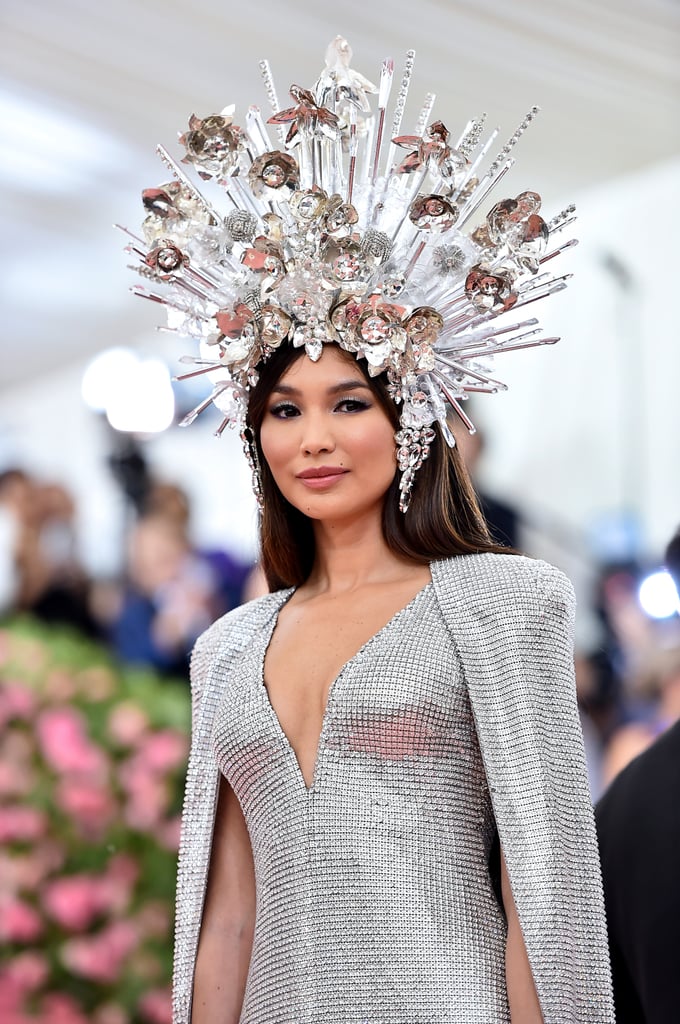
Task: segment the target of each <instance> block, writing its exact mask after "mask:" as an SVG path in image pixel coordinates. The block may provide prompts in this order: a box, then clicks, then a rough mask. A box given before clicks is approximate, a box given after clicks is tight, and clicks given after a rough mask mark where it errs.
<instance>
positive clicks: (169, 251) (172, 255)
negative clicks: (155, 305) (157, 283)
mask: <svg viewBox="0 0 680 1024" xmlns="http://www.w3.org/2000/svg"><path fill="white" fill-rule="evenodd" d="M144 262H145V264H146V265H147V267H150V268H151V269H152V270H153V271H154V272H155V274H156V277H159V278H160V279H161V281H169V280H170V279H171V278H172V277H173V275H174V274H175V273H176V272H177V271H178V270H181V269H182V267H183V266H185V265H186V264H187V263H188V262H189V257H188V256H187V255H186V253H184V252H182V250H181V249H180V248H179V247H178V246H177V245H175V243H174V242H172V241H170V240H169V239H167V238H164V239H162V240H161V241H160V242H159V243H158V245H156V246H155V247H154V248H153V249H150V250H149V252H148V253H147V254H146V257H145V259H144Z"/></svg>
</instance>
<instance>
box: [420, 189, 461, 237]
mask: <svg viewBox="0 0 680 1024" xmlns="http://www.w3.org/2000/svg"><path fill="white" fill-rule="evenodd" d="M409 219H410V221H411V223H412V224H415V226H416V227H417V228H419V230H421V231H432V232H434V233H437V234H439V233H441V232H444V231H448V230H449V228H452V227H453V225H454V224H455V223H456V221H457V220H458V208H457V207H456V206H453V205H452V204H451V203H450V202H449V200H448V199H447V198H446V197H445V196H440V195H427V196H424V195H418V196H416V198H415V199H414V200H413V202H412V203H411V209H410V210H409Z"/></svg>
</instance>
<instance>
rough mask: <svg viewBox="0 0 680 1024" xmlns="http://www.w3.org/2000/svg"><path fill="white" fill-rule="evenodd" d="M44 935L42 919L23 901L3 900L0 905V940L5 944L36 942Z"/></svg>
mask: <svg viewBox="0 0 680 1024" xmlns="http://www.w3.org/2000/svg"><path fill="white" fill-rule="evenodd" d="M42 933H43V922H42V918H41V917H40V915H39V914H38V912H37V910H34V908H33V907H31V906H29V904H28V903H24V901H23V900H18V899H12V898H11V897H10V898H9V899H5V900H3V902H2V904H0V939H3V940H4V941H5V942H34V941H35V940H36V939H38V938H39V937H40V936H41V935H42Z"/></svg>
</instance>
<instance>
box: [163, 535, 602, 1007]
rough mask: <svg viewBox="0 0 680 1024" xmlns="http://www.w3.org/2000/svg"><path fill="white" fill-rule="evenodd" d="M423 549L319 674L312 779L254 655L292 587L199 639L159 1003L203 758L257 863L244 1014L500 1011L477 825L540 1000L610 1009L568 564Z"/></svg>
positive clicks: (183, 971) (187, 889) (185, 927)
mask: <svg viewBox="0 0 680 1024" xmlns="http://www.w3.org/2000/svg"><path fill="white" fill-rule="evenodd" d="M431 572H432V584H430V585H428V587H426V588H425V589H424V590H423V591H421V593H420V594H419V595H418V596H417V597H416V598H415V599H414V601H413V602H411V603H410V605H409V606H408V607H407V608H406V609H404V610H403V611H402V612H400V613H398V614H397V615H396V616H395V617H394V619H393V620H391V622H390V623H388V624H387V626H386V627H385V629H384V630H381V631H380V632H379V633H378V634H377V635H376V637H375V638H373V640H372V641H369V643H368V644H367V645H364V648H362V650H361V651H360V652H358V654H357V655H356V656H355V658H353V659H351V660H350V662H348V663H347V665H346V666H345V668H343V670H342V672H341V674H340V676H339V677H338V679H337V680H336V682H335V683H334V684H333V688H332V690H331V694H330V696H329V707H328V709H327V714H326V716H325V719H324V728H323V730H322V736H321V738H320V745H319V753H318V756H317V768H316V773H315V778H314V782H313V784H312V786H311V787H310V789H307V788H306V787H305V785H304V781H303V780H302V777H301V775H300V773H299V769H297V764H296V762H295V759H294V754H293V752H292V750H291V748H290V746H289V745H288V744H287V742H286V740H285V737H284V735H283V733H282V732H281V730H280V727H279V726H278V723H277V721H276V718H275V715H274V714H273V709H271V706H270V705H269V704H268V700H267V697H266V691H265V689H264V686H263V685H262V678H261V671H262V662H263V658H264V652H265V650H266V644H267V642H268V638H269V636H270V635H271V631H272V630H273V628H274V625H275V622H276V615H277V612H278V610H279V608H280V607H281V606H282V605H283V603H284V602H285V601H286V600H287V598H288V597H289V596H290V593H291V591H281V592H279V593H276V594H271V595H268V596H267V597H264V598H261V599H259V600H257V601H255V602H252V603H250V604H249V605H246V606H244V607H242V608H239V609H237V610H235V611H234V612H231V613H230V614H229V615H227V616H225V617H224V618H223V619H221V620H219V621H218V622H217V623H215V625H214V626H212V627H211V629H210V630H208V631H207V632H206V633H205V634H204V635H203V637H202V638H201V639H200V640H199V642H198V644H197V646H196V651H195V653H194V658H193V663H192V699H193V739H192V750H191V756H190V763H189V769H188V775H187V787H186V798H185V806H184V815H183V830H182V841H181V846H180V860H179V871H178V889H177V925H176V927H177V932H176V946H175V976H174V1016H173V1021H174V1024H189V1021H190V1018H191V991H192V985H193V975H194V966H195V959H196V949H197V944H198V937H199V931H200V923H201V915H202V907H203V902H204V897H205V890H206V882H207V874H208V868H209V862H210V851H211V842H212V831H213V824H214V815H215V807H216V799H217V792H218V782H219V775H220V769H222V771H224V773H225V775H226V776H227V778H228V779H229V781H230V783H231V784H232V786H233V788H234V790H235V792H236V794H237V796H238V797H239V800H240V801H241V805H242V807H243V810H244V815H245V818H246V822H247V824H248V828H249V831H250V834H251V842H252V845H253V853H254V858H255V865H256V879H257V886H258V907H257V923H256V937H255V943H254V951H253V961H252V963H251V971H250V976H249V981H248V986H247V990H246V998H245V1001H244V1008H243V1013H242V1017H241V1020H242V1022H243V1024H279V1022H281V1024H284V1022H285V1024H293V1022H294V1024H303V1022H304V1024H320V1022H322V1021H323V1022H324V1024H331V1022H332V1024H348V1022H349V1021H356V1022H357V1024H369V1022H370V1024H463V1022H466V1024H469V1022H472V1021H474V1022H478V1024H504V1022H505V1021H507V1020H508V1019H509V1017H508V1013H507V1004H506V999H505V992H504V977H503V955H502V950H503V935H504V921H503V917H502V913H501V911H500V908H499V904H498V901H497V900H496V899H495V897H494V895H493V890H492V885H491V880H490V874H489V871H488V867H487V860H488V855H489V853H490V850H491V844H492V839H493V835H494V833H495V831H496V830H497V832H498V836H499V838H500V843H501V846H502V849H503V852H504V856H505V860H506V863H507V867H508V874H509V878H510V882H511V886H512V890H513V895H514V899H515V903H516V906H517V910H518V914H519V918H520V923H521V926H522V931H523V935H524V940H525V943H526V947H527V952H528V956H529V960H530V963H531V968H532V972H533V976H534V980H535V983H536V988H537V991H538V995H539V1000H540V1003H541V1008H542V1011H543V1017H544V1021H545V1024H605V1022H613V1021H614V1012H613V1006H612V998H611V987H610V976H609V962H608V954H607V942H606V930H605V918H604V910H603V903H602V891H601V881H600V872H599V863H598V855H597V846H596V840H595V831H594V825H593V815H592V808H591V804H590V799H589V794H588V786H587V777H586V769H585V759H584V754H583V745H582V739H581V732H580V725H579V721H578V714H577V708H576V697H575V687H574V679H573V657H572V626H573V608H574V602H573V592H572V589H571V586H570V584H569V583H568V581H567V580H566V579H565V578H564V576H563V575H562V574H561V573H559V572H558V570H556V569H554V568H553V567H551V566H548V565H546V564H545V563H543V562H539V561H534V560H531V559H528V558H524V557H519V556H512V555H491V554H488V555H470V556H460V557H457V558H453V559H448V560H446V561H441V562H435V563H432V565H431ZM341 677H342V678H341ZM362 701H363V702H368V704H366V706H362V703H361V702H362ZM405 715H406V716H407V717H406V718H405V717H404V716H405ZM386 723H389V729H388V726H387V725H386ZM423 723H425V724H423ZM386 730H387V731H386ZM397 736H398V740H395V737H397ZM395 744H396V745H395Z"/></svg>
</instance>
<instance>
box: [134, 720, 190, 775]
mask: <svg viewBox="0 0 680 1024" xmlns="http://www.w3.org/2000/svg"><path fill="white" fill-rule="evenodd" d="M188 750H189V745H188V740H187V737H186V736H185V735H184V733H181V732H177V730H175V729H161V730H159V731H158V732H154V733H150V734H149V735H148V736H145V737H144V739H143V741H142V742H141V743H140V745H139V751H138V756H139V758H140V759H141V760H142V762H143V764H144V765H146V766H147V767H148V768H150V769H151V770H152V771H155V772H161V773H165V772H170V771H173V770H174V769H175V768H179V766H180V765H183V764H184V762H185V761H186V759H187V754H188Z"/></svg>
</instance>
